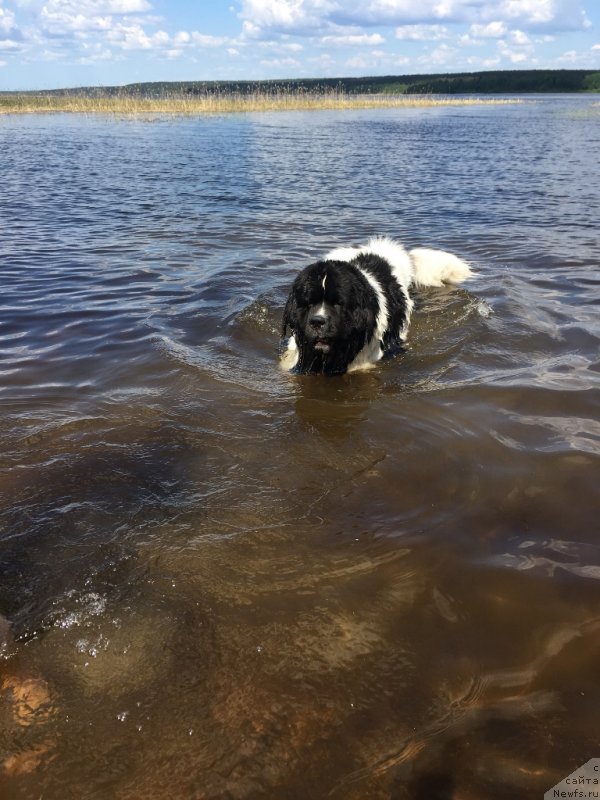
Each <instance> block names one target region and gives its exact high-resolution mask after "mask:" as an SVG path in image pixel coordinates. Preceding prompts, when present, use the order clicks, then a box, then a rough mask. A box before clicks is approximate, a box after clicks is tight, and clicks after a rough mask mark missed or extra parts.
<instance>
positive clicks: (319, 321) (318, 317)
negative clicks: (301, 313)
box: [309, 314, 327, 330]
mask: <svg viewBox="0 0 600 800" xmlns="http://www.w3.org/2000/svg"><path fill="white" fill-rule="evenodd" d="M309 321H310V324H311V325H312V327H313V328H317V330H318V329H319V328H322V327H323V325H325V323H326V322H327V317H326V316H325V315H324V314H314V315H313V316H312V317H311V318H310V320H309Z"/></svg>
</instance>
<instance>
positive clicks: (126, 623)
mask: <svg viewBox="0 0 600 800" xmlns="http://www.w3.org/2000/svg"><path fill="white" fill-rule="evenodd" d="M0 140H1V142H0V152H1V154H2V155H1V171H2V187H1V193H0V215H1V220H2V233H1V237H0V258H1V273H2V283H1V286H2V296H1V298H0V302H1V304H2V314H1V317H0V370H1V375H2V382H1V399H2V409H3V411H2V416H1V418H0V436H1V452H2V460H1V465H2V469H1V472H0V487H1V490H0V491H1V492H2V501H1V505H0V516H1V525H2V527H1V534H0V567H1V575H2V579H1V582H0V614H1V615H2V616H1V618H0V622H1V625H0V627H1V628H2V631H3V632H2V633H1V634H0V638H1V640H2V642H3V653H4V656H3V659H2V661H0V678H1V680H2V685H3V692H2V699H1V703H0V717H1V720H0V763H1V764H2V767H1V769H2V778H1V781H2V788H1V789H0V794H1V796H3V797H7V798H8V797H9V798H11V800H24V799H27V800H30V799H31V800H38V798H40V797H43V798H44V800H54V798H56V799H57V800H58V798H60V800H69V798H73V799H74V800H87V799H88V798H89V799H90V800H91V798H94V799H96V798H99V799H103V798H110V799H111V800H112V799H113V798H114V799H115V800H138V798H139V799H141V798H144V800H146V798H150V797H151V798H152V799H153V800H162V799H163V798H165V800H166V798H181V800H188V798H189V799H190V800H192V798H193V799H194V800H200V799H201V798H202V800H204V799H207V800H208V799H209V798H236V799H237V798H240V800H241V799H242V798H260V797H269V798H286V800H288V799H289V800H293V799H294V798H298V799H299V800H300V799H301V800H306V798H316V799H319V800H320V798H326V797H330V798H334V799H336V798H343V799H344V800H359V798H360V799H361V800H362V798H366V797H369V798H376V800H380V799H381V800H383V799H384V798H393V800H403V798H416V799H417V800H418V799H419V798H451V797H452V798H463V799H466V800H472V799H474V798H478V799H480V798H484V797H485V798H491V799H492V800H496V799H498V800H501V799H502V798H511V800H512V799H513V798H515V797H519V798H520V797H541V796H542V794H543V792H544V791H546V790H547V789H548V788H549V787H550V786H552V785H553V784H554V783H556V782H557V781H558V780H561V779H562V778H563V777H564V776H565V775H566V774H568V773H569V772H571V771H572V770H573V769H575V768H576V767H577V766H579V765H580V764H582V763H584V762H585V761H587V760H588V759H589V758H591V757H593V756H595V755H598V752H599V741H598V726H597V716H598V714H597V712H598V708H599V707H600V705H599V701H600V687H599V684H598V642H599V638H598V637H599V631H600V607H599V593H598V580H599V579H600V546H599V543H598V528H599V526H598V511H599V509H598V494H597V487H598V478H599V471H598V455H599V452H600V444H599V437H600V424H599V422H598V371H599V357H598V343H599V338H600V330H599V323H598V304H599V301H600V291H599V283H600V281H599V277H598V264H599V262H600V245H599V241H598V208H599V207H600V166H599V162H598V157H597V154H598V152H599V151H600V108H599V107H598V97H597V96H595V97H594V96H591V97H590V96H588V97H571V98H569V97H557V98H553V97H543V98H528V99H527V101H526V102H524V103H521V104H518V105H513V106H504V107H493V106H487V107H486V106H480V107H469V108H439V109H421V110H419V109H415V110H403V111H402V110H397V111H396V110H385V111H384V110H382V111H368V112H360V111H359V112H344V113H328V112H320V113H306V114H305V113H285V114H264V115H256V116H254V115H246V116H243V115H240V116H228V117H214V118H208V119H159V118H148V119H137V120H130V119H109V118H96V117H77V116H59V115H56V116H36V117H30V118H26V117H4V118H2V119H0ZM378 233H381V234H388V235H392V236H395V237H398V238H400V239H401V240H403V241H404V242H405V243H406V244H407V245H408V246H411V247H412V246H419V245H425V246H434V247H439V248H443V249H448V250H451V251H453V252H456V253H457V254H458V255H460V256H462V257H463V258H466V259H467V260H469V261H470V262H471V263H472V265H473V266H474V268H475V269H476V271H477V277H476V279H475V280H474V281H472V282H471V283H470V284H469V285H468V286H467V287H466V288H459V289H440V290H435V289H432V290H427V291H424V292H422V293H421V294H420V295H419V296H418V298H417V299H418V312H417V313H416V314H415V316H414V317H413V324H412V327H411V331H410V346H409V349H408V350H407V352H406V353H405V354H404V355H402V356H400V357H398V358H396V359H393V360H390V361H388V362H386V363H383V364H380V365H378V366H377V368H376V369H374V370H372V371H370V372H368V373H363V374H352V375H350V376H344V377H339V378H330V379H324V378H321V377H293V376H289V375H286V374H283V373H282V372H281V371H279V369H278V367H277V345H278V331H279V326H280V317H281V311H282V307H283V303H284V301H285V296H286V291H287V288H288V287H289V285H290V283H291V281H292V279H293V276H294V275H295V274H296V272H297V271H298V270H299V269H300V268H301V267H302V266H304V265H305V264H306V263H309V261H310V260H311V259H314V258H315V257H317V256H319V255H321V254H322V253H324V252H326V251H327V250H329V249H331V248H332V247H334V246H336V245H341V244H349V243H361V242H362V241H364V240H365V239H366V238H367V237H368V236H371V235H373V234H378Z"/></svg>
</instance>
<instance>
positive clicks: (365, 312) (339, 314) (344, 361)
mask: <svg viewBox="0 0 600 800" xmlns="http://www.w3.org/2000/svg"><path fill="white" fill-rule="evenodd" d="M376 309H377V299H376V297H375V293H374V292H373V289H372V288H371V286H370V285H369V283H368V281H367V280H366V279H365V278H364V276H363V275H362V274H361V273H360V271H359V270H358V269H356V268H355V267H353V266H351V265H350V264H348V263H346V262H339V261H318V262H317V263H315V264H311V265H310V266H308V267H306V269H304V270H302V272H301V273H300V274H299V275H298V277H297V278H296V280H295V281H294V285H293V286H292V290H291V292H290V296H289V298H288V301H287V304H286V307H285V311H284V314H283V330H282V335H283V336H284V337H285V336H286V335H287V334H288V331H289V332H290V333H291V334H292V335H293V336H294V339H295V340H296V345H297V347H298V351H299V358H298V363H297V364H296V366H295V370H296V372H301V373H324V374H327V375H336V374H340V373H342V372H345V371H346V369H347V368H348V365H349V364H350V363H351V362H352V361H353V359H354V358H355V357H356V356H357V355H358V353H359V352H360V351H361V349H362V348H363V347H364V346H365V344H366V343H367V342H368V341H369V340H370V339H371V337H372V336H373V333H374V331H375V322H376V320H375V310H376Z"/></svg>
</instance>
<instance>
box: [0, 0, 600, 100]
mask: <svg viewBox="0 0 600 800" xmlns="http://www.w3.org/2000/svg"><path fill="white" fill-rule="evenodd" d="M529 68H537V69H542V68H555V69H574V68H586V69H588V68H591V69H598V70H600V2H599V0H233V2H231V0H230V2H227V0H224V2H219V1H218V0H198V2H192V0H0V89H41V88H60V87H69V86H98V85H121V84H126V83H133V82H136V81H157V80H217V79H221V80H230V79H265V78H294V77H325V76H327V77H335V76H352V75H357V76H360V75H390V74H392V75H393V74H403V73H405V74H406V73H431V72H460V71H476V70H491V69H529Z"/></svg>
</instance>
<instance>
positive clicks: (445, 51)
mask: <svg viewBox="0 0 600 800" xmlns="http://www.w3.org/2000/svg"><path fill="white" fill-rule="evenodd" d="M455 56H456V49H455V48H454V47H449V46H448V45H447V44H441V45H440V46H439V47H436V48H435V50H433V51H432V52H431V53H429V55H427V56H423V57H422V58H421V63H431V64H436V65H437V66H440V65H444V64H448V63H451V62H452V61H453V60H454V58H455Z"/></svg>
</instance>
